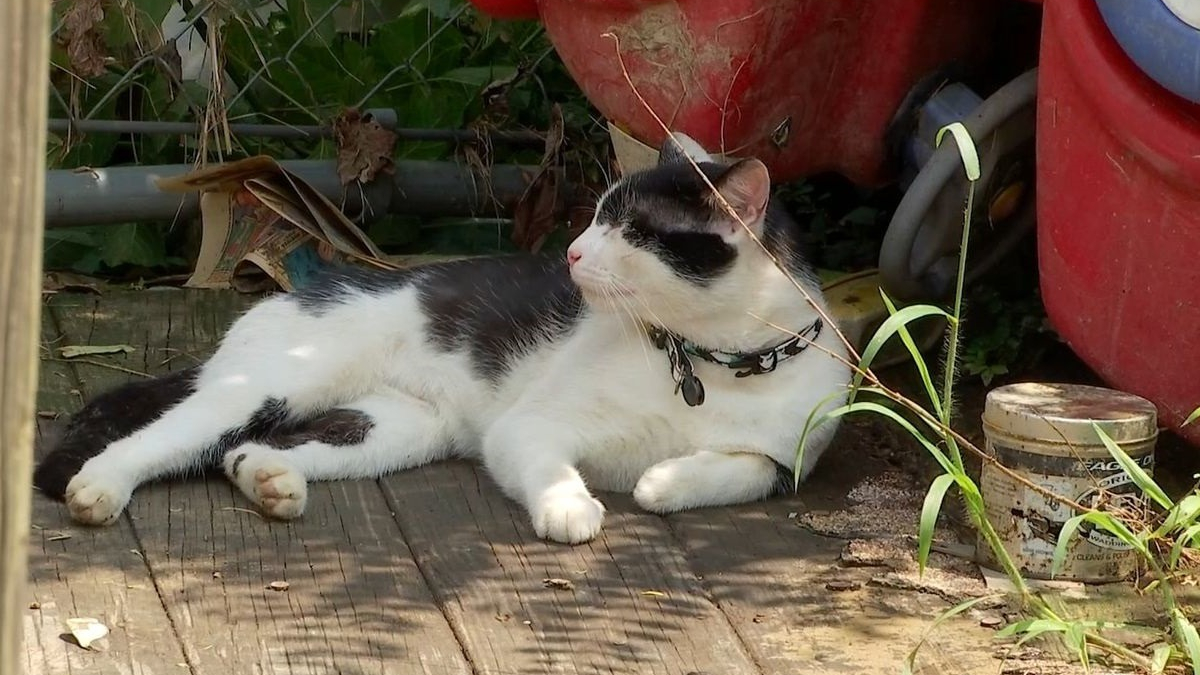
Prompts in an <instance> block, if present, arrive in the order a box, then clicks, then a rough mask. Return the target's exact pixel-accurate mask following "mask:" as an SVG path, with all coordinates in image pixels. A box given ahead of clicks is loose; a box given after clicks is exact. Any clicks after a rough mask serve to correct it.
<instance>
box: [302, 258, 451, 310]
mask: <svg viewBox="0 0 1200 675" xmlns="http://www.w3.org/2000/svg"><path fill="white" fill-rule="evenodd" d="M430 267H436V265H431V266H430ZM423 269H426V268H425V267H410V268H405V269H402V270H377V269H370V268H362V267H350V266H344V267H331V268H327V269H324V270H321V271H320V272H318V273H317V275H316V277H315V278H314V279H313V281H312V282H311V283H309V284H308V285H307V286H304V287H302V288H298V289H296V290H295V291H294V292H293V293H292V294H291V295H290V296H289V297H291V298H294V299H295V300H296V301H297V302H298V303H300V307H301V308H303V309H304V310H306V311H308V312H310V313H312V314H314V315H316V316H320V315H321V314H323V313H325V310H326V309H328V308H329V307H330V306H331V305H338V304H341V303H343V302H345V301H346V298H347V296H349V295H350V294H351V293H356V292H362V293H367V294H370V295H383V294H384V293H390V292H392V291H395V290H398V289H401V288H404V287H405V286H407V285H409V284H410V283H412V282H413V280H414V279H416V278H417V275H418V273H419V271H420V270H423Z"/></svg>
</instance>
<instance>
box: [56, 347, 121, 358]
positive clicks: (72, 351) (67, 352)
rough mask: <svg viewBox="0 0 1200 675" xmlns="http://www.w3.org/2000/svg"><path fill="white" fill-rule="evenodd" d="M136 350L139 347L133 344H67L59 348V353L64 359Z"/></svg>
mask: <svg viewBox="0 0 1200 675" xmlns="http://www.w3.org/2000/svg"><path fill="white" fill-rule="evenodd" d="M135 351H137V348H136V347H134V346H133V345H67V346H66V347H59V348H58V353H59V355H61V356H62V357H63V358H64V359H73V358H76V357H80V356H92V355H94V354H129V353H131V352H135Z"/></svg>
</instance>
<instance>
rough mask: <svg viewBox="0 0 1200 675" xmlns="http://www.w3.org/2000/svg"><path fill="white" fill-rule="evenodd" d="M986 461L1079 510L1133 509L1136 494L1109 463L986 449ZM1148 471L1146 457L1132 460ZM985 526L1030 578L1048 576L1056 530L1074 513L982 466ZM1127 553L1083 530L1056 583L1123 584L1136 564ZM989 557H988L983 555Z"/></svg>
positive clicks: (1094, 530) (1088, 527) (1102, 535)
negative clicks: (989, 458)
mask: <svg viewBox="0 0 1200 675" xmlns="http://www.w3.org/2000/svg"><path fill="white" fill-rule="evenodd" d="M988 447H989V450H990V451H991V453H992V455H993V456H994V457H995V458H996V459H997V460H998V461H999V462H1000V463H1001V464H1003V465H1004V466H1006V467H1008V468H1009V469H1011V470H1012V471H1014V472H1015V473H1017V474H1019V475H1021V476H1023V477H1024V478H1025V479H1026V480H1028V481H1029V482H1030V483H1032V484H1034V485H1037V486H1038V487H1040V488H1042V489H1044V490H1046V491H1047V492H1050V493H1052V494H1056V495H1061V496H1063V497H1066V498H1067V499H1070V500H1072V501H1074V502H1076V503H1078V504H1081V505H1083V506H1089V507H1092V508H1095V509H1101V510H1111V509H1112V508H1113V507H1114V506H1118V505H1124V506H1135V505H1136V500H1137V498H1138V497H1137V490H1136V486H1135V485H1134V483H1133V480H1132V479H1131V478H1130V477H1129V475H1128V474H1126V473H1125V471H1124V470H1123V469H1122V468H1121V465H1120V463H1118V462H1117V461H1116V460H1114V459H1111V458H1109V457H1090V458H1081V457H1070V456H1067V457H1059V456H1051V455H1042V454H1037V453H1031V452H1026V451H1023V450H1018V449H1016V448H1009V447H1004V446H999V445H996V444H995V443H992V442H989V443H988ZM1133 459H1134V461H1135V462H1136V463H1137V464H1138V465H1139V466H1140V467H1142V468H1143V469H1145V470H1147V471H1148V472H1149V471H1150V470H1151V469H1152V467H1153V463H1154V455H1153V453H1152V452H1147V454H1145V455H1144V456H1141V457H1134V458H1133ZM980 488H981V490H982V492H983V496H984V503H985V504H986V507H987V515H988V520H989V521H991V523H992V527H994V528H995V529H996V531H997V533H998V534H999V535H1000V538H1001V540H1003V541H1004V542H1005V548H1006V549H1007V550H1008V553H1009V555H1010V556H1012V558H1013V560H1014V561H1015V562H1016V563H1017V565H1018V566H1019V567H1020V568H1021V569H1022V571H1024V572H1026V573H1028V574H1030V575H1031V576H1041V577H1048V576H1049V574H1050V567H1051V564H1052V561H1053V556H1054V549H1055V547H1056V546H1057V545H1058V537H1059V535H1060V534H1061V532H1062V528H1063V525H1064V524H1066V522H1067V521H1068V520H1069V519H1070V518H1071V517H1073V516H1075V515H1076V512H1075V510H1074V509H1072V508H1070V507H1069V506H1066V505H1064V504H1062V503H1061V502H1059V501H1058V500H1055V499H1052V498H1050V497H1047V496H1045V495H1043V494H1042V493H1039V492H1038V491H1037V490H1034V489H1032V488H1030V487H1029V486H1027V485H1023V484H1022V483H1020V482H1019V481H1017V480H1016V479H1014V478H1012V477H1010V476H1008V475H1006V474H1004V473H1002V472H1001V471H1000V470H998V469H996V468H995V467H992V466H989V465H985V466H984V469H983V475H982V477H981V481H980ZM1130 548H1131V547H1130V546H1129V545H1128V544H1126V543H1124V542H1122V541H1121V540H1120V539H1118V538H1117V537H1114V536H1112V535H1111V534H1109V533H1107V532H1105V531H1104V530H1102V529H1100V528H1098V527H1096V526H1094V525H1092V524H1091V523H1083V524H1082V525H1081V526H1080V528H1079V530H1078V531H1077V532H1076V534H1075V535H1074V536H1073V537H1072V539H1071V542H1070V543H1069V544H1068V547H1067V556H1066V560H1065V561H1064V564H1063V567H1062V570H1061V571H1060V572H1059V574H1058V577H1060V578H1066V579H1072V578H1074V579H1088V580H1104V579H1117V578H1121V577H1124V576H1125V575H1127V574H1128V573H1129V572H1132V571H1133V568H1134V566H1135V565H1136V559H1135V558H1134V557H1133V555H1134V554H1133V552H1132V551H1131V550H1130ZM987 555H989V556H990V554H987Z"/></svg>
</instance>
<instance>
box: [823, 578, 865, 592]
mask: <svg viewBox="0 0 1200 675" xmlns="http://www.w3.org/2000/svg"><path fill="white" fill-rule="evenodd" d="M860 588H862V584H860V583H859V582H857V581H845V580H837V581H830V582H829V583H827V584H825V589H826V590H830V591H835V592H840V591H857V590H858V589H860Z"/></svg>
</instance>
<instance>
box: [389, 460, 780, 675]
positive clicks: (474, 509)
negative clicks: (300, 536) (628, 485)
mask: <svg viewBox="0 0 1200 675" xmlns="http://www.w3.org/2000/svg"><path fill="white" fill-rule="evenodd" d="M382 482H383V486H384V491H385V492H386V493H387V495H388V496H389V498H390V500H391V502H392V504H393V510H394V511H395V512H396V518H397V519H398V520H399V521H400V523H401V528H402V529H403V531H404V533H405V535H406V536H407V538H408V541H409V544H410V546H412V549H413V552H414V553H415V554H416V556H417V562H418V564H419V565H420V567H421V570H422V572H423V573H424V574H425V575H426V577H427V578H428V579H429V580H430V585H431V586H432V587H433V589H434V592H435V594H436V595H437V597H438V599H439V601H440V602H441V603H442V606H443V609H444V611H445V612H446V614H447V616H448V617H449V618H450V621H451V623H452V624H453V625H454V626H455V628H456V629H457V631H458V633H459V635H460V636H461V639H462V641H463V644H464V645H465V646H466V649H467V654H468V656H469V657H470V659H471V663H472V665H473V666H474V667H475V671H476V672H477V673H481V674H483V673H488V674H491V673H496V674H500V673H504V674H510V673H511V674H517V673H521V674H526V673H638V674H639V675H640V674H643V673H647V674H649V673H655V674H659V673H663V674H666V673H671V674H679V675H683V674H685V673H692V674H695V673H710V674H712V675H718V674H721V675H723V674H725V673H738V674H742V673H757V672H759V670H758V668H757V666H756V665H755V664H754V662H753V661H752V660H751V658H750V657H749V655H748V653H747V652H746V650H745V648H744V646H743V645H742V644H741V642H740V640H739V638H738V636H737V635H736V634H735V633H734V632H733V631H732V630H731V629H730V627H729V625H728V624H727V623H726V621H725V618H724V617H723V616H722V615H721V613H720V611H718V609H717V608H716V607H715V606H714V605H713V604H712V602H710V600H709V598H708V597H707V596H706V594H705V591H704V589H703V588H702V587H701V585H700V583H699V580H698V579H697V578H696V576H695V574H694V573H693V572H692V570H691V569H690V568H689V566H688V563H687V561H686V560H685V559H684V555H683V554H682V552H681V551H680V550H679V549H678V548H677V547H676V546H675V544H674V543H673V541H672V537H671V534H670V532H669V531H667V529H666V528H665V526H664V523H663V521H662V520H661V519H660V518H658V517H657V516H652V515H648V514H646V513H644V512H640V511H639V510H638V509H637V507H636V506H634V505H633V504H632V501H631V500H629V499H628V498H621V497H617V496H615V495H603V496H601V499H603V500H604V501H605V503H606V505H607V507H608V514H607V516H606V519H605V525H604V530H603V532H602V533H601V536H600V537H599V538H598V539H597V540H595V541H593V542H591V543H590V544H584V545H581V546H575V547H571V546H564V545H560V544H552V543H548V542H543V541H540V540H538V539H537V538H536V537H535V536H534V534H533V532H532V530H531V528H530V527H529V525H528V522H527V519H526V516H525V514H524V512H523V510H522V509H520V508H519V507H518V506H517V505H515V504H514V503H512V502H510V501H509V500H507V499H506V498H504V496H503V495H501V494H500V493H499V491H498V490H497V489H496V487H495V486H494V485H493V484H492V483H491V481H490V480H488V479H487V478H485V477H484V476H483V474H482V471H481V470H479V469H476V468H475V467H474V466H472V465H470V464H465V463H448V464H439V465H434V466H431V467H426V468H424V469H418V470H414V471H409V472H405V473H401V474H396V475H394V476H390V477H388V478H386V479H384V480H383V481H382ZM743 543H744V542H743ZM544 579H565V580H567V581H569V582H570V583H571V585H572V586H573V589H570V590H563V589H558V588H553V587H547V586H546V585H544V583H543V580H544Z"/></svg>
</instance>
